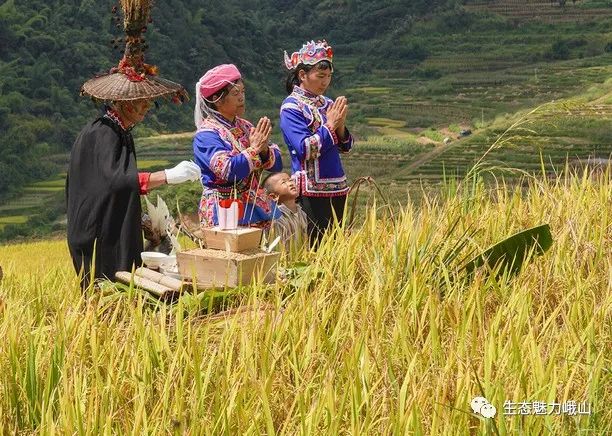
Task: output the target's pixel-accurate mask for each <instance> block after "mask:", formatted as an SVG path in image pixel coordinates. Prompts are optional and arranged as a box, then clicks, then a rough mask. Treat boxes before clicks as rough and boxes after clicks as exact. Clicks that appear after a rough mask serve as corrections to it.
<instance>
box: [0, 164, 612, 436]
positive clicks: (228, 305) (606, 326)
mask: <svg viewBox="0 0 612 436" xmlns="http://www.w3.org/2000/svg"><path fill="white" fill-rule="evenodd" d="M610 170H611V168H610V167H609V166H608V167H607V168H605V169H604V170H600V171H593V170H584V171H581V172H572V171H571V170H570V169H569V168H567V169H566V172H561V173H560V174H558V175H557V176H556V177H554V178H551V177H544V176H543V175H541V176H535V177H526V178H525V179H524V182H523V183H522V184H521V186H522V189H515V188H512V187H511V186H509V185H504V184H501V183H500V184H498V185H497V186H495V187H489V188H487V187H486V186H487V185H485V184H484V183H483V182H482V180H480V179H479V178H478V177H475V178H471V179H470V180H469V181H468V180H467V179H466V181H463V182H461V183H458V184H454V183H449V184H447V185H445V187H444V188H443V189H441V190H440V191H439V192H438V195H437V196H436V197H431V198H429V199H427V198H424V199H423V201H422V202H420V203H413V202H408V203H407V204H406V205H404V206H402V207H399V206H398V207H393V208H392V211H389V209H388V208H387V207H383V206H384V205H381V204H378V205H374V206H373V207H371V208H370V209H369V211H368V213H367V214H366V215H365V218H364V220H363V221H360V222H357V223H355V225H353V226H352V227H350V228H346V229H345V230H340V229H338V228H336V229H335V230H334V232H333V233H332V234H331V235H330V236H329V237H328V238H326V240H325V241H324V243H323V245H322V246H321V248H320V249H319V251H318V253H316V254H315V253H312V252H302V253H298V255H297V257H296V258H289V257H288V256H283V257H282V258H281V262H280V266H281V267H283V268H284V267H286V266H288V265H290V264H291V262H292V261H295V260H301V261H306V262H308V264H309V266H308V267H307V269H306V270H305V271H304V272H302V275H301V276H300V280H298V281H290V282H286V281H283V280H281V279H280V278H279V279H278V280H277V281H276V282H275V283H273V284H271V285H263V284H259V283H256V284H255V285H253V286H251V287H248V288H241V289H239V290H238V291H237V292H236V291H235V292H234V293H232V294H231V295H229V294H227V293H224V292H223V290H222V289H220V290H218V291H217V292H216V293H213V292H205V293H203V294H200V295H199V296H198V297H189V296H183V297H181V298H180V299H179V300H178V302H176V303H175V304H173V305H171V304H166V303H155V302H154V301H153V300H152V299H151V298H150V297H147V296H145V295H144V294H143V293H142V291H138V290H136V289H133V288H129V287H117V288H116V289H115V288H114V287H113V286H112V285H109V286H106V287H104V289H105V292H104V294H102V293H90V294H87V295H82V294H81V292H80V290H79V286H78V283H77V279H76V277H75V275H74V272H73V270H72V266H71V264H70V260H69V256H68V253H67V249H66V245H65V242H64V240H63V239H62V240H48V241H41V242H31V243H24V244H12V245H3V246H1V247H0V265H1V266H2V269H3V271H4V277H3V279H2V281H1V282H0V335H1V337H2V338H3V341H2V344H1V345H0V386H1V387H2V395H0V433H3V434H49V435H51V434H211V435H217V434H292V435H293V434H330V435H335V434H448V435H457V434H555V435H575V434H593V435H603V434H609V433H610V432H611V431H612V409H610V404H611V402H612V389H611V388H610V386H611V381H612V380H611V373H610V344H611V343H612V342H611V340H612V337H611V334H612V331H611V330H610V325H611V321H612V320H611V315H612V313H611V309H612V292H611V291H612V208H611V207H610V206H611V204H612V180H611V179H610ZM489 186H490V185H489ZM543 223H548V224H550V228H551V232H552V235H553V240H554V242H553V245H552V247H551V248H550V250H549V251H548V252H546V253H544V254H543V255H542V256H539V257H536V256H535V255H534V256H533V257H531V258H530V260H529V261H528V262H527V263H526V265H524V267H523V269H522V271H521V272H520V273H519V274H518V275H515V276H510V275H504V274H502V275H501V276H499V277H496V276H495V275H492V274H489V273H487V271H486V270H480V271H478V272H477V273H476V275H475V276H474V277H473V278H472V280H462V279H461V277H463V276H462V273H461V272H458V271H457V269H458V265H459V263H460V262H459V260H458V259H460V258H464V257H466V256H468V257H469V256H470V254H469V253H472V252H474V250H476V251H479V250H482V249H483V248H485V247H487V246H489V245H491V244H492V243H495V242H497V241H499V240H501V239H504V238H505V237H507V236H508V235H511V234H513V233H515V232H517V231H519V230H522V229H525V228H529V227H533V226H536V225H539V224H543ZM457 247H459V248H457ZM451 253H453V254H452V255H450V256H449V254H451ZM215 298H216V300H215ZM213 300H215V301H216V302H213ZM210 308H214V309H213V310H210ZM476 396H482V397H485V398H486V399H487V400H488V401H489V402H490V404H492V405H493V406H494V407H495V408H496V409H497V413H496V415H495V417H493V418H484V417H483V416H481V415H478V414H476V413H473V412H472V410H471V408H470V403H471V400H472V398H474V397H476ZM534 402H538V404H539V402H542V403H545V404H546V405H547V409H546V410H547V412H546V413H545V414H535V413H532V412H530V413H529V414H524V415H519V414H518V413H516V410H518V409H516V407H518V406H515V408H514V409H513V408H511V407H510V406H508V404H515V405H518V404H521V403H526V404H529V405H531V404H533V403H534ZM572 402H575V403H576V404H581V405H582V406H581V408H580V409H579V410H580V413H578V412H577V409H571V408H566V406H563V408H564V409H563V410H564V413H556V412H554V411H553V410H554V404H558V405H559V411H560V410H561V409H560V408H561V406H560V405H561V404H565V405H567V404H572ZM551 405H553V406H551ZM587 406H588V410H587ZM572 410H574V412H573V413H572ZM587 412H588V413H587Z"/></svg>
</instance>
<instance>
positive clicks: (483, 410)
mask: <svg viewBox="0 0 612 436" xmlns="http://www.w3.org/2000/svg"><path fill="white" fill-rule="evenodd" d="M470 406H472V410H473V411H474V413H480V414H481V415H482V416H484V417H485V418H493V417H494V416H495V414H496V413H497V409H496V408H495V406H494V405H493V404H491V403H489V401H488V400H487V399H486V398H485V397H474V398H473V399H472V402H471V403H470Z"/></svg>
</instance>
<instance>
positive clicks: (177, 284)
mask: <svg viewBox="0 0 612 436" xmlns="http://www.w3.org/2000/svg"><path fill="white" fill-rule="evenodd" d="M136 275H137V276H140V277H143V278H145V279H148V280H151V281H152V282H155V283H158V284H160V285H162V286H166V287H168V288H170V289H172V290H174V291H176V292H179V291H181V289H182V287H183V282H182V281H181V280H178V279H175V278H174V277H168V276H166V275H163V274H162V273H160V272H157V271H153V270H150V269H149V268H143V267H140V268H138V269H136Z"/></svg>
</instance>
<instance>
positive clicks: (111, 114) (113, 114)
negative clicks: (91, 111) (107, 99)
mask: <svg viewBox="0 0 612 436" xmlns="http://www.w3.org/2000/svg"><path fill="white" fill-rule="evenodd" d="M104 116H105V117H106V118H108V119H109V120H111V121H113V122H114V123H115V124H117V125H118V126H119V127H121V129H122V130H124V131H126V132H127V131H128V130H130V129H128V128H126V127H125V124H123V121H121V117H119V114H118V113H117V111H116V110H114V109H112V108H110V107H109V108H107V109H106V113H105V114H104Z"/></svg>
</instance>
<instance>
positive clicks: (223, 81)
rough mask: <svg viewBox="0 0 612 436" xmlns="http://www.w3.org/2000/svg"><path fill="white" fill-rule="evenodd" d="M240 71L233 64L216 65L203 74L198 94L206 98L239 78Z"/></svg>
mask: <svg viewBox="0 0 612 436" xmlns="http://www.w3.org/2000/svg"><path fill="white" fill-rule="evenodd" d="M241 78H242V76H241V75H240V71H238V68H236V65H234V64H223V65H217V66H216V67H215V68H212V69H210V70H208V71H207V72H206V74H204V75H203V76H202V77H201V78H200V80H199V83H200V94H201V95H202V97H204V98H205V99H208V98H209V97H210V96H211V95H213V94H214V93H215V92H217V91H219V90H221V89H223V88H224V87H225V86H227V85H228V84H230V83H232V82H235V81H237V80H239V79H241Z"/></svg>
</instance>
